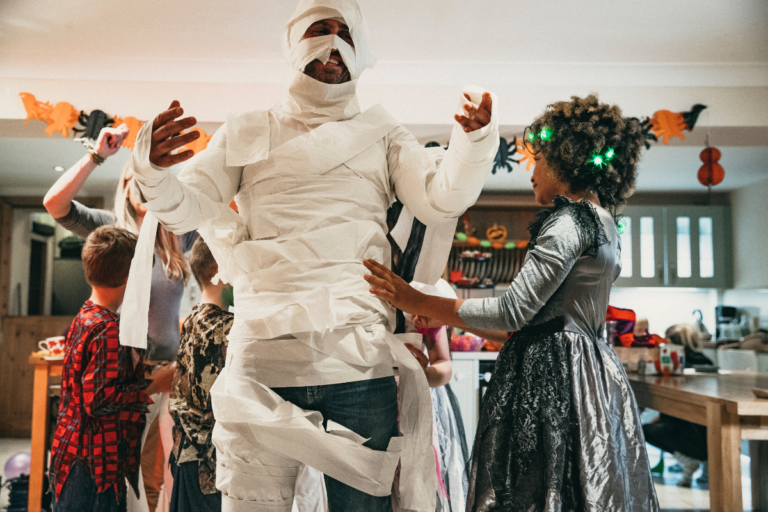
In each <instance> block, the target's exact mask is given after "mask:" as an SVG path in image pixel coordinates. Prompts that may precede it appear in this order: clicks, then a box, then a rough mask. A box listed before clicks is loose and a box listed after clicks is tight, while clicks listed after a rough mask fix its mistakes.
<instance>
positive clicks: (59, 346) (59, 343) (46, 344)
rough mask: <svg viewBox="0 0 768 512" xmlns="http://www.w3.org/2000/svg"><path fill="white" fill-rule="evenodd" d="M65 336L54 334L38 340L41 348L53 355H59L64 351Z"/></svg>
mask: <svg viewBox="0 0 768 512" xmlns="http://www.w3.org/2000/svg"><path fill="white" fill-rule="evenodd" d="M65 339H66V338H65V337H64V336H53V337H51V338H46V339H44V340H43V341H39V342H37V346H38V347H40V350H47V351H48V352H50V353H51V355H54V356H58V355H62V354H63V353H64V340H65Z"/></svg>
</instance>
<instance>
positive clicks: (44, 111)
mask: <svg viewBox="0 0 768 512" xmlns="http://www.w3.org/2000/svg"><path fill="white" fill-rule="evenodd" d="M19 96H21V102H22V103H23V104H24V110H26V111H27V118H26V119H25V120H24V126H27V123H28V122H29V120H30V119H39V120H40V121H44V122H45V123H48V122H49V121H50V119H51V111H52V110H53V107H52V106H51V104H50V103H48V102H47V101H46V102H45V103H43V102H42V101H37V99H36V98H35V95H34V94H30V93H28V92H22V93H21V94H19Z"/></svg>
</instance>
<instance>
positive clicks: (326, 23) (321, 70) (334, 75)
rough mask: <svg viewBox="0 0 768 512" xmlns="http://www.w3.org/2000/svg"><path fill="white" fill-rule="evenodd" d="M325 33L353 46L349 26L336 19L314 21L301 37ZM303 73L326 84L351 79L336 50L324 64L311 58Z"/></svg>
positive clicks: (305, 37) (340, 82)
mask: <svg viewBox="0 0 768 512" xmlns="http://www.w3.org/2000/svg"><path fill="white" fill-rule="evenodd" d="M327 35H333V36H339V37H340V38H342V39H343V40H344V41H346V42H347V43H349V45H350V46H351V47H352V48H354V47H355V43H354V41H352V34H350V33H349V27H348V26H346V25H345V24H344V23H342V22H340V21H336V20H320V21H316V22H315V23H313V24H312V25H310V26H309V28H308V29H307V31H306V32H305V33H304V37H302V38H301V39H302V40H303V39H309V38H310V37H320V36H327ZM304 74H306V75H309V76H311V77H312V78H314V79H315V80H317V81H319V82H323V83H326V84H342V83H344V82H349V81H350V80H351V76H350V74H349V69H347V66H346V64H344V61H343V60H342V59H341V54H340V53H339V52H338V51H337V50H333V51H332V52H331V58H330V59H329V60H328V62H327V63H326V64H323V63H322V62H320V61H319V60H313V61H312V62H310V63H309V64H307V67H306V68H304Z"/></svg>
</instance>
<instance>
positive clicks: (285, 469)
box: [121, 0, 499, 512]
mask: <svg viewBox="0 0 768 512" xmlns="http://www.w3.org/2000/svg"><path fill="white" fill-rule="evenodd" d="M329 18H332V19H337V20H343V22H344V23H345V24H347V25H348V26H349V28H350V32H351V35H352V38H353V40H354V43H355V45H354V48H352V46H351V45H349V44H347V43H346V42H345V41H344V40H342V39H340V38H339V37H336V36H322V37H315V38H310V39H304V40H302V39H301V38H302V36H303V34H304V33H305V31H306V29H307V28H308V27H309V26H310V25H311V24H312V23H314V22H316V21H319V20H323V19H329ZM283 46H284V50H285V53H286V57H287V59H288V61H289V62H290V64H291V67H292V72H291V77H290V80H289V83H288V87H287V98H286V99H285V101H284V102H282V103H281V104H278V105H276V106H275V107H273V108H271V109H269V110H258V111H248V112H241V113H238V114H232V115H229V116H228V117H227V122H226V124H225V125H224V126H222V127H221V129H219V130H218V131H217V132H216V134H215V135H214V136H213V138H212V139H211V141H210V143H209V145H208V148H207V149H206V150H205V151H202V152H201V153H199V154H198V155H196V156H195V157H194V158H192V159H191V160H189V162H188V163H187V164H186V166H185V167H184V169H183V170H182V171H181V173H180V174H179V176H178V178H176V177H175V176H174V175H173V174H172V173H171V172H168V171H167V170H165V169H160V168H157V167H155V166H153V165H152V164H151V163H150V161H149V150H150V145H151V134H152V126H151V123H148V124H147V125H145V126H144V128H143V129H142V131H141V132H140V133H139V135H138V137H137V140H136V145H135V148H134V152H133V166H134V170H135V173H136V174H135V176H136V179H135V182H136V183H137V186H138V187H139V188H140V190H141V192H142V194H143V196H144V198H145V199H146V200H147V202H146V204H145V206H146V207H147V209H148V210H149V211H150V212H151V213H148V214H147V218H145V220H144V223H143V226H142V233H141V237H140V241H139V245H138V247H137V251H136V256H135V257H134V260H133V266H132V270H131V277H130V279H129V285H128V290H127V293H126V300H125V304H126V305H127V306H128V308H130V310H133V309H134V308H135V309H136V310H137V311H135V312H133V313H130V315H131V317H134V315H135V318H136V321H131V322H126V323H127V324H128V325H127V326H126V328H125V329H124V330H123V332H121V342H122V343H124V344H130V345H133V346H141V345H142V343H143V342H144V341H145V340H146V337H145V336H144V337H143V335H142V333H141V331H142V329H144V326H143V325H142V323H141V322H142V321H143V318H144V316H143V315H145V314H146V313H145V311H146V307H147V305H146V301H145V300H144V296H145V295H146V293H147V291H148V290H147V289H146V288H147V286H148V285H147V284H146V282H147V281H146V275H145V273H144V270H143V269H145V268H147V265H151V244H152V240H151V237H152V233H153V231H152V230H153V229H155V228H154V227H153V225H154V226H156V225H157V220H159V221H160V222H162V223H163V225H164V226H166V228H167V229H169V230H170V231H173V232H174V233H185V232H188V231H190V230H193V229H197V230H198V231H199V232H200V234H201V236H203V238H204V239H205V241H206V242H207V243H208V245H209V247H210V249H211V251H212V253H213V254H214V256H215V257H216V261H217V262H218V264H219V270H220V273H219V276H218V277H219V278H220V279H223V280H225V281H227V282H229V283H232V284H233V287H234V294H235V304H236V307H235V320H234V324H233V326H232V330H231V332H230V335H229V350H228V354H227V361H226V365H225V367H224V369H223V371H222V373H221V375H220V376H219V378H218V380H217V381H216V383H215V384H214V386H213V388H212V403H213V410H214V416H215V418H216V426H215V428H214V432H213V441H214V444H215V446H216V450H217V467H216V479H217V488H218V489H219V490H221V491H222V494H223V500H222V505H223V510H225V511H237V512H239V511H245V510H247V511H249V512H250V511H260V510H269V511H283V510H285V511H289V510H290V509H291V503H292V501H293V493H294V482H295V479H296V473H297V470H298V468H299V465H300V464H301V463H306V464H307V465H309V466H311V467H314V468H316V469H317V470H319V471H321V472H322V473H324V474H325V475H326V477H330V478H331V479H334V480H336V481H340V482H343V483H344V484H347V485H349V486H351V487H354V488H355V489H359V490H360V491H363V492H364V493H367V494H370V495H373V496H389V495H390V493H391V486H392V479H393V476H394V473H395V468H396V466H397V463H398V461H401V482H402V485H401V489H400V490H401V497H402V503H403V505H404V506H405V507H406V508H407V509H410V510H418V511H430V512H431V511H434V510H435V495H436V494H435V457H434V453H433V452H432V421H431V400H430V394H429V390H428V387H427V382H426V379H425V377H424V374H423V371H422V369H421V367H420V366H419V364H418V363H417V362H416V360H415V359H414V358H413V356H412V355H411V354H410V352H408V350H407V349H406V348H405V347H404V346H403V342H404V341H406V340H407V338H408V336H409V335H398V336H395V335H394V334H392V333H391V331H392V330H393V329H394V310H393V309H392V308H391V307H389V306H388V305H387V304H385V303H383V302H382V301H381V300H380V299H378V298H376V297H374V296H373V295H371V294H370V293H369V291H368V288H369V286H368V285H367V283H366V282H365V281H364V280H363V275H364V274H365V273H366V271H365V267H364V266H363V264H362V262H363V260H365V259H367V258H373V259H375V260H378V261H381V262H383V263H384V264H386V265H389V264H390V261H389V260H390V245H389V242H388V240H387V238H386V234H387V226H386V212H387V208H388V206H389V205H390V204H392V202H393V201H394V199H395V196H397V197H398V198H399V199H400V200H401V201H402V202H403V203H404V204H405V205H406V207H407V208H408V209H409V211H410V212H412V214H413V215H415V216H416V217H417V218H418V219H419V220H421V221H422V222H424V224H426V225H427V232H426V234H425V237H424V238H425V243H424V247H423V248H422V252H421V261H420V262H419V265H418V267H417V269H416V276H415V278H416V279H418V280H419V281H421V282H427V283H434V282H435V281H436V280H437V279H438V278H439V276H440V273H441V272H442V270H443V268H444V264H445V261H446V259H447V256H448V251H449V250H450V246H451V239H452V237H453V233H454V230H455V226H456V219H457V218H458V217H459V216H460V215H461V214H462V213H463V212H464V210H465V209H466V208H467V207H469V206H470V205H472V204H473V203H474V201H475V200H476V199H477V196H478V195H479V193H480V190H481V189H482V185H483V182H484V180H485V177H486V176H487V175H488V173H489V171H490V169H491V165H492V162H493V158H494V155H495V153H496V149H497V146H498V140H499V139H498V122H497V116H496V111H497V108H496V99H495V98H493V101H494V106H493V113H492V116H491V122H490V123H489V124H488V125H487V126H485V127H483V128H482V129H480V130H477V131H474V132H472V133H469V134H467V133H465V132H464V131H463V130H462V128H461V127H460V126H459V124H458V123H455V126H454V130H453V134H452V138H451V143H450V149H449V150H448V151H444V150H442V149H440V148H431V149H425V148H423V147H421V146H420V145H419V144H418V142H417V141H416V139H415V138H414V137H413V136H412V135H411V134H410V133H409V132H408V131H407V130H405V129H404V128H403V127H402V126H400V125H399V124H398V123H397V121H395V120H394V119H393V118H392V117H391V116H390V115H389V114H388V113H387V112H386V110H384V108H383V107H381V106H379V105H376V106H374V107H371V108H369V109H368V110H366V111H364V112H361V111H360V107H359V105H358V101H357V97H356V93H355V90H356V85H357V78H358V77H359V76H360V73H361V72H362V71H363V70H364V69H365V68H368V67H371V66H372V65H373V63H374V58H373V55H372V53H371V50H370V45H369V43H368V38H367V33H366V25H365V21H364V19H363V16H362V14H361V12H360V10H359V7H358V5H357V4H356V2H355V1H354V0H302V1H301V3H300V4H299V6H298V8H297V9H296V12H295V13H294V14H293V16H292V17H291V19H290V21H289V22H288V24H287V25H286V28H285V33H284V39H283ZM332 48H335V49H338V51H339V53H340V54H341V56H342V58H343V60H344V62H345V64H346V66H347V68H348V69H349V71H350V73H351V76H352V80H351V81H349V82H347V83H342V84H338V85H329V84H325V83H321V82H319V81H316V80H314V79H313V78H310V77H309V76H307V75H305V74H304V73H303V70H304V68H305V67H306V65H307V64H308V63H309V62H311V61H313V60H315V59H318V60H320V61H322V62H327V60H328V58H329V56H330V53H331V49H332ZM467 92H469V93H470V94H471V97H472V101H473V102H474V103H476V104H479V103H480V92H478V90H476V89H471V90H467ZM232 198H234V199H235V201H236V202H237V204H238V207H239V211H240V213H239V214H236V213H235V212H234V211H233V210H231V209H230V208H228V204H229V203H230V201H231V200H232ZM127 314H129V313H128V312H126V313H124V315H127ZM410 336H413V335H410ZM416 336H417V337H418V335H416ZM393 366H394V367H398V368H399V375H400V388H401V391H400V392H401V393H402V397H401V399H402V409H401V411H400V421H401V424H400V430H401V433H402V435H401V436H395V437H392V439H391V440H390V441H389V443H388V446H385V448H386V450H384V449H381V450H380V451H377V450H372V449H370V448H368V447H367V446H364V445H363V443H365V442H366V441H367V439H366V437H367V436H368V434H367V433H366V432H354V431H353V430H351V429H349V428H347V427H346V426H345V425H343V424H339V423H337V422H335V421H334V418H333V417H330V415H325V416H324V415H323V414H321V413H319V412H317V411H314V410H311V407H304V408H299V407H297V406H296V405H294V404H293V403H291V402H289V401H285V400H283V399H282V398H281V397H280V395H279V394H278V393H276V392H275V391H273V389H272V388H275V389H277V388H288V387H291V388H294V387H300V386H332V385H337V384H342V383H365V382H366V381H373V380H374V379H382V378H392V376H393ZM393 385H394V382H393ZM310 389H312V388H310ZM393 401H394V402H395V405H394V407H395V409H394V410H395V411H396V397H394V398H393ZM326 482H329V480H326ZM331 492H332V491H331V489H330V487H329V494H330V493H331ZM329 499H330V498H329ZM333 507H334V505H333V503H331V510H334V508H333Z"/></svg>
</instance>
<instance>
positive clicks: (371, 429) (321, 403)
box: [273, 377, 399, 512]
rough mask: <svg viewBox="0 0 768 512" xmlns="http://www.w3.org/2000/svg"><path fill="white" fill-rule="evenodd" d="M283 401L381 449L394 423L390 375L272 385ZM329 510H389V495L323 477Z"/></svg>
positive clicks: (394, 398)
mask: <svg viewBox="0 0 768 512" xmlns="http://www.w3.org/2000/svg"><path fill="white" fill-rule="evenodd" d="M273 391H274V392H275V393H277V394H278V395H280V397H282V399H283V400H285V401H287V402H291V403H292V404H294V405H296V406H298V407H301V408H302V409H304V410H307V411H318V412H320V413H321V414H322V415H323V418H324V421H325V422H326V423H327V421H328V420H332V421H335V422H336V423H338V424H340V425H343V426H345V427H347V428H349V429H350V430H352V431H353V432H356V433H357V434H359V435H361V436H363V437H365V438H370V440H369V441H368V442H366V443H365V446H367V447H369V448H371V449H373V450H379V451H385V450H386V449H387V446H388V445H389V440H390V439H391V438H392V437H395V436H397V435H399V432H398V425H397V384H396V383H395V378H394V377H384V378H381V379H373V380H362V381H359V382H347V383H344V384H331V385H328V386H307V387H295V388H273ZM325 486H326V489H327V490H328V507H329V509H330V512H360V511H365V512H391V510H392V501H391V498H390V497H389V496H383V497H375V496H371V495H369V494H366V493H364V492H362V491H358V490H357V489H355V488H353V487H350V486H348V485H346V484H343V483H341V482H339V481H338V480H334V479H333V478H330V477H328V476H326V477H325Z"/></svg>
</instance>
